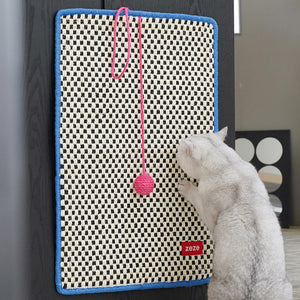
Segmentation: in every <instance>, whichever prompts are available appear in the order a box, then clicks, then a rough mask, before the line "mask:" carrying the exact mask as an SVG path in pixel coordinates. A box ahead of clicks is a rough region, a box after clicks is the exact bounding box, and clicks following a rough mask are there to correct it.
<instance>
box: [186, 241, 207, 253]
mask: <svg viewBox="0 0 300 300" xmlns="http://www.w3.org/2000/svg"><path fill="white" fill-rule="evenodd" d="M181 254H182V255H183V256H188V255H200V254H203V241H196V242H182V243H181Z"/></svg>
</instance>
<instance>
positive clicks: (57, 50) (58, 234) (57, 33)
mask: <svg viewBox="0 0 300 300" xmlns="http://www.w3.org/2000/svg"><path fill="white" fill-rule="evenodd" d="M116 12H117V10H107V9H84V8H75V9H62V10H59V11H58V12H57V14H56V17H55V48H54V50H55V63H54V68H55V125H54V126H55V130H54V134H55V169H56V176H55V200H56V258H55V284H56V290H57V292H58V293H60V294H63V295H76V294H91V293H106V292H121V291H130V290H146V289H158V288H175V287H191V286H197V285H203V284H208V283H209V281H210V277H209V278H205V279H200V280H191V281H177V282H157V283H145V284H134V285H125V286H115V287H97V288H77V289H64V288H63V287H62V281H61V266H60V264H61V256H60V255H61V199H60V101H61V99H60V98H61V78H60V32H61V29H60V24H61V17H62V16H65V15H75V14H93V15H98V14H99V15H115V14H116ZM128 13H129V15H130V16H142V17H151V18H167V19H180V20H190V21H198V22H206V23H209V24H212V25H213V27H214V70H215V74H214V82H215V99H214V100H215V101H214V132H216V131H218V130H219V112H218V25H217V23H216V21H215V20H214V19H212V18H209V17H202V16H196V15H187V14H172V13H159V12H147V11H135V10H129V12H128ZM122 14H124V12H121V15H122Z"/></svg>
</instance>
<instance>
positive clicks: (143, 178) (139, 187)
mask: <svg viewBox="0 0 300 300" xmlns="http://www.w3.org/2000/svg"><path fill="white" fill-rule="evenodd" d="M122 10H124V11H125V16H126V26H127V36H128V50H127V61H126V64H125V67H124V69H123V71H122V73H121V74H120V75H119V76H116V75H115V59H116V45H117V23H118V18H119V15H120V12H121V11H122ZM128 10H129V9H128V8H127V7H121V8H119V9H118V11H117V13H116V16H115V23H114V48H113V59H112V68H111V74H112V77H113V78H114V79H120V78H121V77H122V76H123V75H124V73H125V71H126V69H127V67H128V64H129V60H130V46H131V41H130V28H129V18H128ZM138 25H139V61H140V62H139V64H140V70H139V71H140V98H141V122H142V162H143V174H142V175H140V176H138V177H137V178H136V180H135V182H134V187H135V189H136V191H137V192H138V193H139V194H141V195H148V194H150V193H151V192H152V190H153V188H154V180H153V178H152V177H151V176H150V175H149V174H147V173H146V167H145V134H144V93H143V63H142V18H141V17H139V19H138Z"/></svg>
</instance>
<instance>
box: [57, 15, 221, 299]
mask: <svg viewBox="0 0 300 300" xmlns="http://www.w3.org/2000/svg"><path fill="white" fill-rule="evenodd" d="M106 12H107V13H104V14H102V13H101V10H98V11H97V12H95V11H92V12H91V11H88V12H85V11H82V12H78V13H74V10H72V11H71V12H68V10H64V11H62V12H61V13H60V14H58V16H57V21H56V22H57V26H58V29H57V32H56V34H57V37H56V47H57V50H56V51H57V53H56V54H57V68H58V72H57V74H56V75H57V78H56V80H57V83H58V85H57V89H58V93H57V99H56V106H57V107H56V109H57V111H56V112H57V113H56V119H57V124H56V126H57V136H56V145H57V156H58V157H57V173H58V178H59V181H58V186H57V191H58V192H57V193H58V194H57V202H58V203H57V217H58V218H57V258H56V259H57V265H56V278H57V280H56V281H57V285H58V290H59V291H60V292H62V293H68V291H69V292H70V293H72V291H73V293H84V292H89V291H90V292H102V291H106V290H105V289H106V288H108V289H107V291H113V290H114V288H115V287H117V288H120V290H122V287H123V290H126V289H132V288H143V287H142V286H141V285H143V286H144V288H147V287H148V288H151V287H159V286H163V284H164V283H171V284H172V283H174V286H176V283H179V284H178V286H180V283H182V282H195V284H199V283H201V280H203V279H207V278H209V277H210V276H211V275H212V269H211V268H212V265H211V263H212V251H213V244H212V240H211V238H210V235H209V232H208V230H207V228H206V227H205V226H204V224H203V223H202V222H201V221H200V219H199V217H198V215H197V213H196V211H195V209H194V208H193V206H192V205H191V204H189V203H188V202H187V201H186V200H185V199H184V198H183V197H181V196H180V195H179V194H178V191H177V183H178V181H179V180H180V179H182V178H184V177H186V175H185V174H184V173H183V171H182V170H181V169H180V168H179V166H178V164H177V162H176V157H175V155H176V148H177V144H178V142H179V140H180V139H181V138H184V137H187V136H189V135H192V134H200V133H205V132H211V131H213V130H214V129H216V120H215V115H216V109H217V108H216V106H215V100H216V92H217V91H216V79H215V78H216V76H215V72H216V71H217V70H216V51H215V43H216V41H215V38H216V32H215V30H216V28H215V26H214V23H210V22H205V21H194V20H188V19H180V18H179V19H178V18H173V19H172V18H168V17H155V16H151V15H147V14H146V15H144V16H143V18H142V44H143V75H144V114H145V158H146V169H147V172H148V173H149V174H150V175H151V176H152V177H153V178H154V180H155V188H154V190H153V192H152V193H151V194H150V195H149V196H141V195H139V194H137V193H136V192H135V190H134V188H133V182H134V180H135V178H136V177H137V176H138V175H140V174H141V172H142V153H141V118H140V92H139V52H138V51H139V50H138V49H139V47H138V17H137V16H135V15H132V14H131V11H129V15H130V17H129V22H130V30H131V59H130V63H129V67H128V69H127V71H126V72H125V74H124V76H123V77H122V78H121V79H119V80H115V79H113V78H112V76H111V62H112V53H113V24H114V16H113V15H112V14H113V13H115V12H114V11H111V13H109V11H106ZM140 14H142V12H140ZM117 38H118V42H117V56H116V69H115V70H116V74H120V72H121V71H122V69H123V66H124V64H125V61H126V57H127V31H126V21H125V16H120V18H119V21H118V34H117ZM185 241H203V254H202V255H191V256H183V255H182V253H181V251H182V249H181V243H182V242H185Z"/></svg>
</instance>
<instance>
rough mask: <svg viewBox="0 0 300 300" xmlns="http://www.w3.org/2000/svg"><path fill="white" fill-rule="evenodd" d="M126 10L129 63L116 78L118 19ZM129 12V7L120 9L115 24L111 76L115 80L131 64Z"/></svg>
mask: <svg viewBox="0 0 300 300" xmlns="http://www.w3.org/2000/svg"><path fill="white" fill-rule="evenodd" d="M122 10H124V12H125V16H126V26H127V37H128V50H127V61H126V64H125V67H124V69H123V71H122V73H121V74H120V75H118V76H116V74H115V60H116V48H117V25H118V18H119V15H120V13H121V11H122ZM128 10H129V8H128V7H120V8H119V9H118V11H117V13H116V16H115V23H114V48H113V58H112V66H111V75H112V77H113V78H114V79H120V78H121V77H122V76H123V75H124V73H125V71H126V69H127V67H128V64H129V60H130V44H131V41H130V28H129V18H128Z"/></svg>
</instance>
